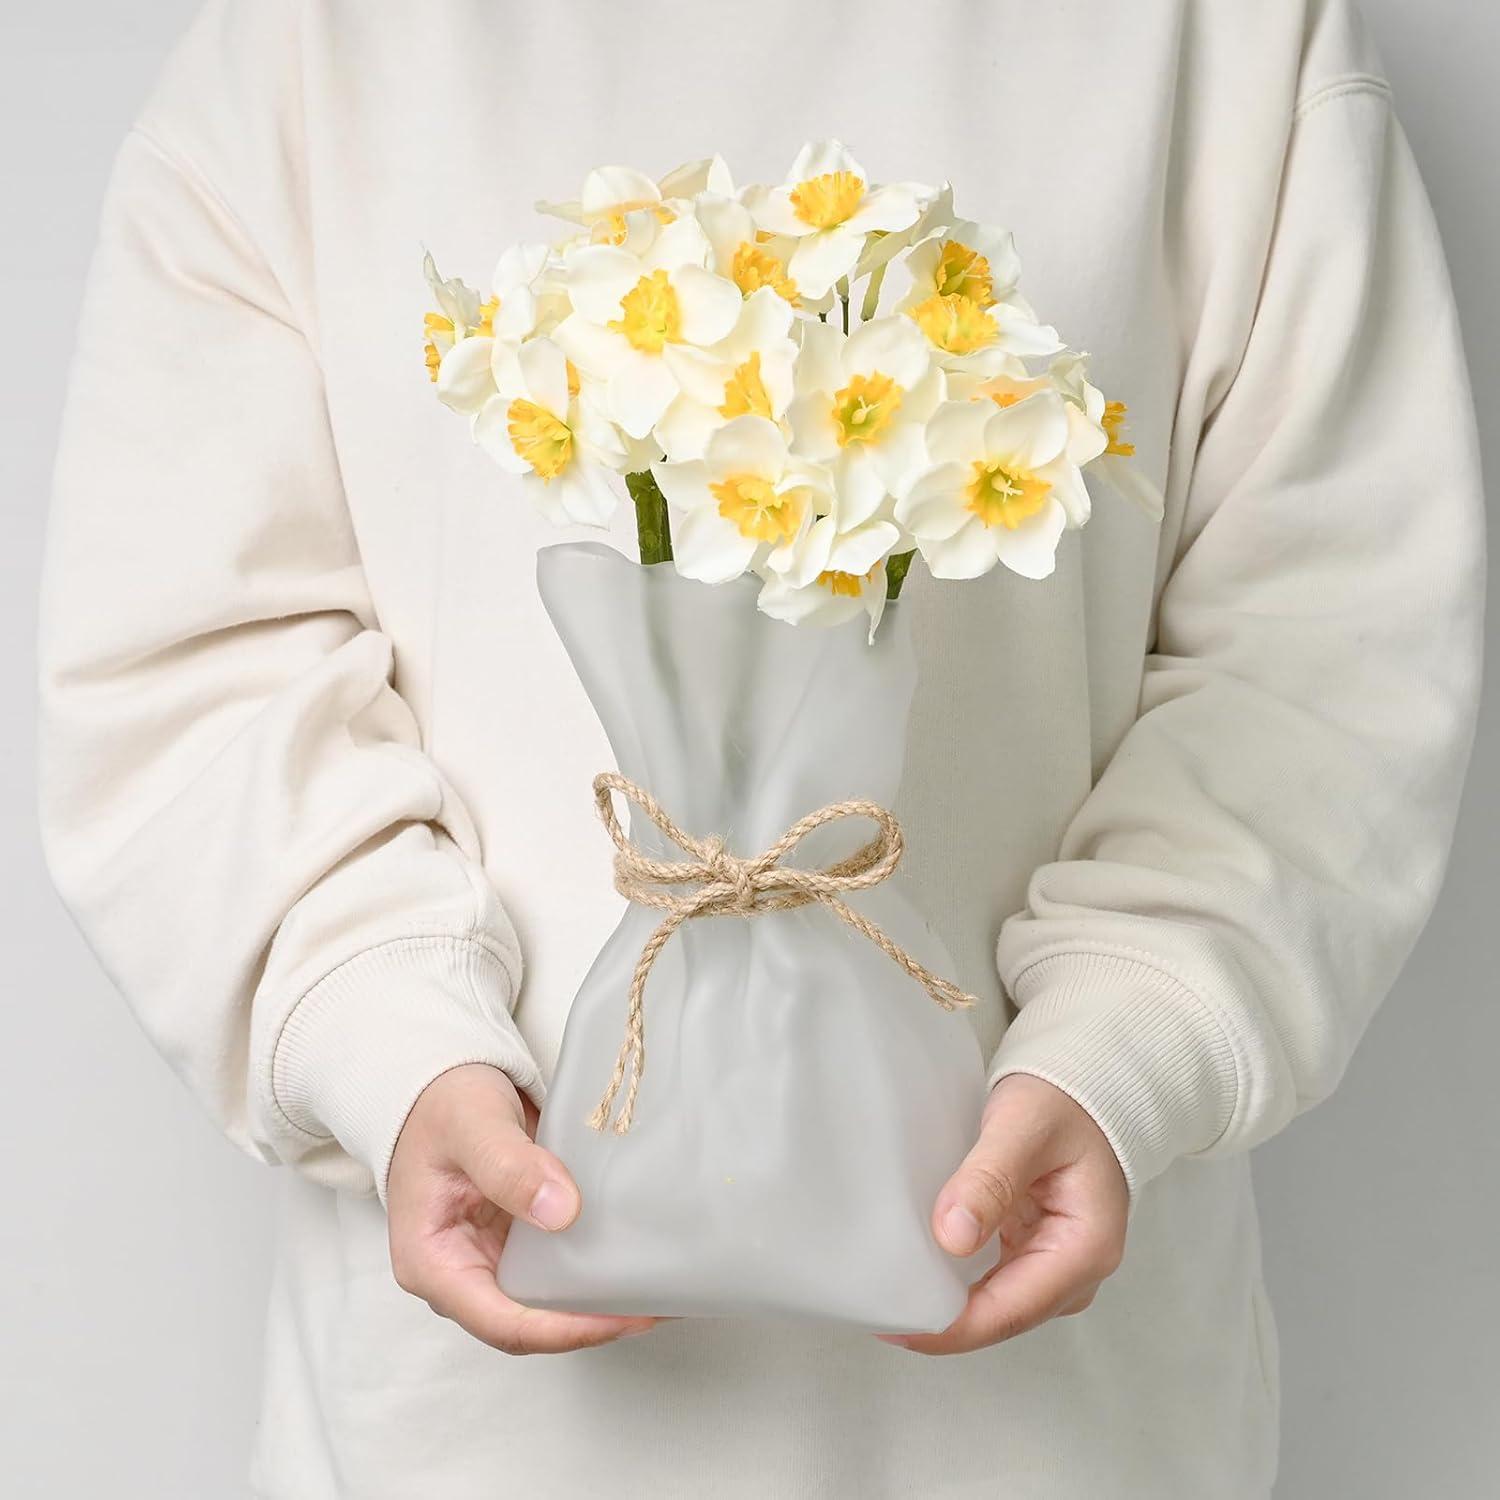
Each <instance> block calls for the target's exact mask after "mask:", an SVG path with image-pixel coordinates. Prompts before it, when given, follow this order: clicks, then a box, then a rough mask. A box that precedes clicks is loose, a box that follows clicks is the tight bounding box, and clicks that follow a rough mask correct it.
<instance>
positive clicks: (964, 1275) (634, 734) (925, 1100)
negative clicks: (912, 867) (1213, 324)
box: [499, 543, 993, 1332]
mask: <svg viewBox="0 0 1500 1500" xmlns="http://www.w3.org/2000/svg"><path fill="white" fill-rule="evenodd" d="M537 573H538V581H539V584H540V588H541V594H542V599H543V602H544V604H545V606H546V608H547V611H548V613H549V615H550V616H551V618H552V621H553V623H554V625H555V626H556V628H557V631H558V633H559V635H560V636H561V638H562V640H563V643H564V645H565V646H566V648H567V650H568V653H569V655H570V657H571V658H572V661H573V665H574V667H575V668H576V670H577V672H578V675H579V678H580V679H581V680H582V683H583V685H584V687H585V689H586V690H587V692H588V694H589V697H590V699H591V701H592V703H593V705H594V708H595V709H596V710H597V712H598V714H599V718H600V720H601V722H602V724H603V726H604V729H605V731H606V733H607V734H608V736H609V741H610V744H611V746H612V747H613V749H614V753H615V757H616V760H617V763H618V766H619V769H620V771H621V772H623V773H624V774H625V775H626V776H627V777H629V778H630V779H631V780H633V781H634V782H636V783H637V784H638V785H640V786H641V787H643V788H645V789H646V790H647V791H649V792H650V793H652V794H653V795H654V796H655V797H656V798H657V800H658V801H659V802H660V803H661V804H662V805H663V807H664V808H665V809H666V810H667V812H668V813H669V814H670V815H671V817H672V818H673V819H674V820H675V821H676V822H677V824H678V825H679V826H680V827H682V828H683V829H685V830H686V831H688V832H690V833H692V834H695V835H707V834H719V835H722V836H723V837H724V839H725V840H726V843H727V845H728V847H729V849H730V851H731V852H732V853H735V854H738V855H744V856H748V855H754V854H757V853H759V852H760V851H761V850H763V849H765V848H766V847H767V846H768V845H770V844H772V843H773V842H775V840H776V839H777V838H778V837H779V836H780V835H781V834H782V833H783V832H785V830H786V829H787V828H788V827H789V826H790V825H791V824H792V823H794V822H795V821H796V820H797V819H798V818H799V817H801V816H802V815H803V814H805V813H808V812H811V811H813V810H814V809H816V808H819V807H822V806H824V805H826V804H828V803H832V802H841V801H845V800H847V799H850V798H856V797H858V798H866V799H869V800H871V801H874V802H878V803H880V804H882V805H883V806H886V807H889V806H891V805H892V803H893V802H894V800H895V797H896V793H897V790H898V787H899V785H900V780H901V770H902V762H903V759H904V756H905V740H906V730H907V721H908V716H909V713H910V707H911V698H912V690H913V686H914V683H915V662H914V657H913V652H912V648H911V644H910V640H909V635H908V632H907V631H906V629H905V628H904V621H903V619H902V611H901V610H900V608H896V609H894V610H891V611H889V612H888V613H887V616H886V619H885V620H884V622H883V623H882V625H881V628H880V632H879V635H878V637H877V639H876V641H875V643H874V645H870V644H869V643H868V642H867V640H866V622H865V620H864V619H863V617H861V618H860V619H858V620H856V621H852V622H850V624H849V625H848V626H845V627H840V628H836V629H821V628H816V627H808V626H802V627H794V626H790V625H785V624H782V623H780V622H777V621H774V620H771V619H769V618H767V617H766V616H764V615H762V614H760V613H759V612H758V611H757V610H756V609H755V591H756V587H757V585H756V584H755V582H754V581H753V580H750V579H743V580H737V581H736V582H734V583H731V584H726V585H723V586H720V587H717V588H711V587H709V586H707V585H704V584H699V583H693V582H690V581H688V580H686V579H683V578H681V577H679V576H678V575H677V574H676V572H675V571H674V570H673V569H672V568H671V567H670V566H668V565H657V566H655V567H650V568H647V567H642V566H640V565H639V564H637V563H635V562H633V561H631V560H630V559H628V558H626V557H625V556H623V555H622V554H620V553H618V552H615V551H614V550H612V549H610V548H608V547H606V546H603V545H600V544H595V543H565V544H562V545H559V546H551V547H547V548H545V549H544V550H543V551H542V552H541V554H540V556H539V559H538V568H537ZM600 769H601V770H603V769H606V768H605V767H601V768H600ZM578 790H579V796H580V797H586V796H588V795H589V788H588V787H580V788H579V789H578ZM906 832H907V836H908V839H913V838H914V839H920V838H921V829H920V828H916V829H908V830H907V831H906ZM872 833H873V830H872V828H871V827H870V825H869V824H868V823H867V822H865V821H864V820H859V819H851V820H848V821H847V822H840V823H836V824H832V825H829V826H827V827H824V828H821V829H819V830H817V831H816V832H815V833H813V834H812V835H811V836H810V837H809V838H808V839H807V840H806V841H805V843H804V844H802V845H801V846H800V848H799V849H798V851H797V853H796V854H795V855H794V856H793V857H792V858H791V860H790V862H791V863H794V864H798V865H813V866H817V867H819V868H823V867H826V866H827V865H829V864H831V863H833V862H835V861H837V860H839V859H841V858H844V857H846V856H847V855H849V854H851V853H853V852H854V850H855V849H856V848H858V847H859V846H860V845H862V844H864V843H865V842H866V841H867V840H868V839H869V838H870V837H871V835H872ZM631 838H632V840H633V842H634V843H635V844H636V845H637V846H638V847H640V848H642V849H643V850H645V851H646V852H648V853H650V854H652V855H655V856H658V857H661V858H672V859H681V858H683V857H684V856H683V855H682V853H681V851H680V850H677V849H676V848H674V847H672V846H670V845H669V844H668V842H667V841H666V840H665V839H664V838H663V837H662V835H661V834H660V833H659V832H658V831H657V829H656V828H655V827H654V826H653V825H652V824H651V823H650V822H649V821H648V820H647V819H645V818H644V817H635V818H633V819H632V823H631ZM611 854H612V850H611V846H610V844H609V842H608V840H607V838H606V837H605V834H604V832H603V830H602V829H601V831H600V837H599V872H598V878H599V879H600V880H607V879H609V878H610V875H609V868H610V865H609V861H610V857H611ZM847 899H848V900H849V903H850V905H852V906H854V907H856V908H857V909H858V910H859V911H860V912H862V913H863V914H864V915H865V916H867V917H869V918H870V919H871V920H873V921H874V922H876V923H877V924H878V925H879V926H880V927H881V928H882V929H883V930H884V931H885V932H886V934H887V935H888V936H889V937H891V938H892V939H893V940H894V941H895V942H896V943H898V944H900V945H901V946H902V947H904V948H906V949H907V950H908V951H909V952H910V953H911V954H912V955H913V956H914V957H916V958H917V959H918V960H919V961H920V962H921V963H923V964H925V965H926V966H927V967H929V968H930V969H932V970H933V971H934V972H936V973H938V974H940V975H942V976H943V977H945V978H948V979H952V980H955V981H957V982H960V983H962V979H963V976H961V975H956V974H954V972H953V964H952V960H951V958H950V957H949V955H948V954H947V953H946V951H945V950H944V948H943V946H942V944H941V943H940V941H939V940H938V939H937V937H936V936H935V934H934V933H933V931H932V930H931V928H930V927H929V926H928V924H927V923H926V922H925V921H924V920H923V918H922V917H921V916H920V915H919V914H918V912H917V909H916V907H915V906H914V905H913V903H912V900H911V893H910V891H909V889H908V888H907V884H906V882H905V880H904V879H903V877H902V874H901V872H899V871H898V872H897V873H896V875H895V876H893V877H892V878H891V879H889V880H887V881H886V882H885V883H883V884H882V885H880V886H878V887H876V888H874V889H871V890H869V891H865V892H860V893H857V894H854V895H851V896H849V897H848V898H847ZM660 917H661V913H660V912H657V911H653V910H650V909H648V908H646V907H642V906H634V905H632V906H630V907H628V908H627V910H626V912H625V914H624V916H623V917H622V919H621V921H620V924H619V926H618V927H617V928H616V929H615V931H614V933H613V935H612V936H611V937H610V938H609V940H608V942H606V944H605V945H604V948H603V950H602V951H601V952H600V954H599V956H598V958H597V959H596V961H595V962H594V965H593V967H592V968H591V969H590V971H589V973H588V975H587V977H586V978H585V979H584V982H583V986H582V988H581V989H580V990H579V992H578V995H577V997H576V998H575V1000H574V1002H573V1006H572V1010H571V1011H570V1013H569V1017H568V1023H567V1029H566V1031H565V1033H564V1037H563V1044H562V1050H561V1054H560V1056H559V1059H558V1065H557V1071H556V1077H555V1079H554V1080H553V1083H552V1085H551V1089H550V1091H549V1094H548V1097H547V1102H546V1106H545V1108H544V1109H543V1111H542V1116H541V1125H540V1132H539V1139H540V1141H541V1143H542V1144H543V1145H545V1146H546V1147H548V1148H549V1149H550V1150H551V1151H553V1152H555V1153H556V1154H557V1155H558V1156H559V1157H560V1158H561V1159H562V1160H563V1161H564V1162H565V1163H567V1165H568V1167H569V1169H570V1170H571V1171H572V1173H573V1175H574V1177H575V1178H576V1179H577V1182H578V1185H579V1188H580V1189H581V1191H582V1194H583V1212H582V1214H581V1215H580V1217H579V1218H578V1220H577V1222H576V1223H575V1224H574V1225H573V1226H572V1227H571V1228H569V1229H568V1230H566V1231H564V1232H562V1233H560V1234H547V1233H545V1232H543V1231H540V1230H537V1229H534V1228H532V1227H531V1226H529V1225H526V1224H524V1223H519V1222H518V1223H517V1224H516V1225H515V1226H514V1227H513V1228H512V1230H511V1234H510V1239H509V1243H508V1244H507V1246H506V1248H505V1252H504V1255H503V1257H502V1259H501V1262H500V1268H499V1280H500V1284H501V1285H502V1286H503V1287H504V1289H505V1290H506V1291H507V1292H508V1293H509V1294H510V1295H511V1296H513V1297H515V1298H516V1299H517V1300H519V1301H521V1302H524V1303H527V1304H530V1305H532V1306H538V1307H551V1308H566V1309H571V1310H573V1311H578V1312H606V1313H619V1314H627V1315H659V1316H689V1317H692V1316H755V1317H793V1318H807V1319H823V1320H830V1321H835V1322H842V1323H848V1324H853V1325H857V1326H859V1327H863V1328H869V1329H873V1330H879V1331H887V1332H892V1331H895V1332H917V1331H930V1330H937V1329H941V1328H944V1327H946V1326H947V1325H948V1324H949V1323H950V1322H951V1321H952V1320H953V1319H954V1317H956V1316H957V1314H958V1312H959V1311H960V1309H961V1308H962V1306H963V1304H964V1301H965V1298H966V1296H967V1293H968V1287H969V1284H970V1283H971V1282H972V1281H973V1280H974V1279H975V1278H976V1277H977V1276H979V1275H980V1274H982V1273H983V1272H984V1271H986V1270H988V1269H989V1267H990V1265H991V1264H993V1257H992V1256H991V1257H987V1256H983V1255H981V1256H979V1257H976V1258H974V1259H972V1260H964V1261H960V1260H955V1259H954V1258H953V1257H951V1256H949V1255H947V1254H946V1253H945V1252H943V1251H942V1250H941V1249H939V1247H938V1246H937V1244H936V1243H935V1241H934V1240H933V1238H932V1234H931V1230H930V1228H929V1221H930V1216H931V1212H932V1205H933V1202H934V1199H935V1197H936V1195H937V1192H938V1190H939V1188H940V1187H941V1186H942V1184H943V1182H944V1181H945V1180H946V1179H947V1177H948V1175H949V1174H950V1173H951V1172H952V1171H953V1169H954V1167H956V1166H957V1164H958V1163H959V1161H960V1160H961V1158H962V1157H963V1155H964V1153H965V1152H966V1151H967V1150H968V1148H969V1147H970V1146H971V1145H972V1143H973V1140H974V1137H975V1132H976V1129H977V1126H978V1121H979V1114H980V1110H981V1107H982V1104H983V1095H984V1076H983V1066H982V1060H981V1057H980V1053H979V1048H978V1044H977V1041H976V1039H975V1036H974V1033H973V1030H972V1028H971V1027H970V1025H969V1023H968V1021H967V1020H966V1019H965V1017H964V1015H963V1014H962V1012H949V1011H945V1010H943V1009H942V1008H940V1007H939V1006H938V1005H936V1004H935V1003H934V1002H933V1001H932V1000H931V999H930V998H929V997H928V995H927V994H926V992H925V991H924V990H923V989H922V987H921V986H920V985H918V984H917V983H915V982H914V981H913V980H912V979H911V978H910V977H909V976H908V975H907V974H906V973H905V972H903V971H902V970H901V969H900V968H899V967H898V966H897V965H896V964H895V963H893V962H892V961H891V960H890V958H888V957H887V956H886V955H885V954H883V953H882V952H881V951H880V950H879V949H878V948H876V947H875V946H874V945H873V944H872V943H870V942H869V941H867V940H866V939H865V938H864V937H861V936H860V935H858V934H857V933H855V932H853V931H851V930H850V929H849V928H848V927H846V926H845V925H844V924H843V923H841V922H840V921H839V920H838V919H837V918H836V917H835V916H833V915H832V914H831V913H830V912H828V911H827V910H825V909H824V908H823V907H821V906H819V905H810V906H806V907H802V908H799V909H796V910H792V911H780V912H763V913H760V914H757V915H754V916H750V917H739V916H705V917H698V918H695V919H693V920H690V921H688V922H687V923H685V924H684V925H683V926H682V927H681V928H680V929H679V931H678V932H677V933H676V934H675V935H674V936H673V937H672V939H671V941H670V942H669V943H668V944H667V946H666V947H665V948H664V949H663V950H662V952H661V954H660V956H659V957H658V959H657V960H656V963H655V966H654V968H653V969H652V970H651V973H650V977H649V979H648V981H647V985H646V990H645V1004H644V1013H645V1027H646V1041H647V1059H648V1061H647V1066H646V1068H645V1070H644V1072H643V1075H642V1080H641V1087H640V1092H639V1096H638V1099H637V1102H636V1106H635V1114H634V1120H633V1123H632V1126H631V1129H630V1130H629V1132H628V1133H626V1134H623V1135H620V1134H616V1133H614V1132H613V1131H612V1130H605V1131H602V1132H601V1131H598V1130H595V1129H594V1128H592V1126H591V1125H590V1124H589V1117H590V1114H591V1113H592V1111H593V1110H594V1108H595V1106H596V1104H597V1103H598V1101H599V1098H600V1095H601V1093H602V1091H603V1090H604V1088H605V1086H606V1084H607V1083H608V1082H609V1079H610V1076H611V1071H612V1069H613V1067H614V1063H615V1058H616V1055H617V1053H618V1051H619V1047H620V1042H621V1038H622V1033H623V1027H624V1023H625V1015H626V1006H627V996H628V992H629V989H630V983H631V977H632V974H633V972H634V969H635V965H636V961H637V959H638V958H639V956H640V953H641V949H642V946H643V945H644V943H645V942H646V940H647V938H648V937H649V936H650V934H651V933H652V931H653V929H654V928H655V927H656V925H657V923H658V921H659V920H660Z"/></svg>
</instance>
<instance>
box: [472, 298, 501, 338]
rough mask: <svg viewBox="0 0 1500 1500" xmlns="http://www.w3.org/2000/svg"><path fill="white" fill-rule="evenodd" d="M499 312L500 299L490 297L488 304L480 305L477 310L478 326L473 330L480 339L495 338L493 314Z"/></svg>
mask: <svg viewBox="0 0 1500 1500" xmlns="http://www.w3.org/2000/svg"><path fill="white" fill-rule="evenodd" d="M499 311H500V299H499V298H498V297H491V298H490V300H489V301H488V302H485V303H482V304H481V305H480V308H479V326H478V327H477V328H476V329H475V330H474V332H475V333H477V334H479V335H480V337H481V338H487V339H492V338H494V336H495V314H496V313H497V312H499Z"/></svg>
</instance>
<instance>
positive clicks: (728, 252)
mask: <svg viewBox="0 0 1500 1500" xmlns="http://www.w3.org/2000/svg"><path fill="white" fill-rule="evenodd" d="M693 211H694V213H695V214H696V215H697V217H698V222H699V223H700V224H701V225H702V226H703V232H704V234H706V235H707V236H708V244H709V249H710V251H711V253H712V257H713V258H712V261H711V265H712V266H713V269H714V270H715V271H717V272H718V273H719V275H720V276H727V277H728V278H729V279H730V280H731V281H732V282H733V283H734V284H735V285H736V286H737V287H738V288H739V289H740V293H741V295H742V296H745V297H751V296H753V295H754V294H755V293H756V292H758V291H759V290H760V289H761V288H762V287H769V288H770V289H771V290H772V291H773V292H775V293H776V294H777V295H778V296H780V297H782V298H783V299H784V300H785V301H786V302H787V303H788V304H789V305H790V306H792V307H800V306H801V305H802V295H801V292H800V291H799V290H798V287H797V283H796V282H795V281H793V280H792V278H791V277H790V276H789V275H788V274H787V259H788V257H789V256H790V255H791V252H792V250H793V249H794V248H795V245H796V241H794V240H789V239H784V238H783V239H778V238H776V237H774V236H773V237H770V238H767V237H764V236H762V235H761V234H760V233H759V232H758V231H757V230H756V227H755V218H754V216H753V215H752V214H751V212H750V210H749V209H748V208H746V207H745V205H744V204H743V203H740V202H739V201H737V200H736V199H734V198H720V197H717V196H714V195H706V196H704V197H701V198H699V199H698V201H697V203H696V205H695V206H694V210H693Z"/></svg>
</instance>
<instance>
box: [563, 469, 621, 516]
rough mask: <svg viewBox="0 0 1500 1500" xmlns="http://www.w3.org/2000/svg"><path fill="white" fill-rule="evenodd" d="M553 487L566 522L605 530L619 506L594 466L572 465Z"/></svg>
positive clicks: (598, 470)
mask: <svg viewBox="0 0 1500 1500" xmlns="http://www.w3.org/2000/svg"><path fill="white" fill-rule="evenodd" d="M552 484H553V485H555V486H556V487H557V490H558V499H559V500H560V501H561V502H562V508H563V510H564V511H565V512H566V514H567V517H568V519H569V520H570V521H573V522H575V523H576V524H577V525H579V526H608V525H609V522H610V518H611V517H612V516H613V515H614V513H615V511H616V509H617V508H618V506H619V503H620V496H619V494H618V492H617V491H616V490H615V488H614V486H613V485H611V484H610V482H609V476H608V475H607V474H606V473H605V471H604V470H603V469H601V468H599V467H598V465H597V464H591V463H578V462H575V463H571V464H569V465H568V467H567V468H566V469H565V470H564V471H563V472H562V473H561V474H559V475H558V476H557V478H556V479H554V480H552Z"/></svg>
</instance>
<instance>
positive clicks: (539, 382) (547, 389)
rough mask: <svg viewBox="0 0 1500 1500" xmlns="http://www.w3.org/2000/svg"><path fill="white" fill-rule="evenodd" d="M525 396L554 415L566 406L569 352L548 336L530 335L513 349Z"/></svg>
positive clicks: (558, 413) (563, 410) (562, 411)
mask: <svg viewBox="0 0 1500 1500" xmlns="http://www.w3.org/2000/svg"><path fill="white" fill-rule="evenodd" d="M516 363H517V364H518V365H519V366H520V370H521V379H522V381H523V382H524V383H525V389H526V395H527V398H528V399H529V400H531V401H533V402H534V403H535V404H536V405H537V406H541V407H545V408H546V410H548V411H550V412H552V413H554V414H555V415H559V416H560V415H562V414H563V413H565V412H566V411H567V409H568V356H567V355H566V354H564V353H563V351H562V349H561V348H560V347H559V346H558V345H556V344H554V343H553V342H552V340H551V339H532V340H531V342H530V343H527V344H523V345H522V346H521V348H520V349H519V350H518V351H517V353H516Z"/></svg>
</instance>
